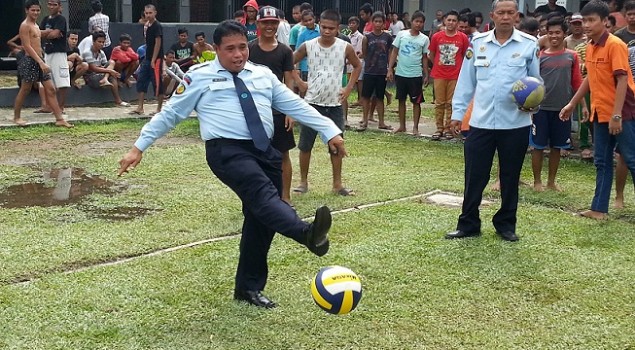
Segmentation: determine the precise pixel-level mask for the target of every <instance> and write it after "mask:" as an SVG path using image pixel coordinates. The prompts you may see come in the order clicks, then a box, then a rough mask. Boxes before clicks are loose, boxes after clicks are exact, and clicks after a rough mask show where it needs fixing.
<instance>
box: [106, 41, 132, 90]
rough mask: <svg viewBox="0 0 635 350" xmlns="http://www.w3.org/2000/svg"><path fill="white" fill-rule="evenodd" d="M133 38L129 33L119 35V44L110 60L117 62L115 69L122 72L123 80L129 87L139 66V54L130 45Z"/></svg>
mask: <svg viewBox="0 0 635 350" xmlns="http://www.w3.org/2000/svg"><path fill="white" fill-rule="evenodd" d="M131 43H132V38H131V37H130V35H128V34H125V33H124V34H122V35H121V36H120V37H119V46H117V47H115V48H114V49H113V50H112V53H111V54H110V60H111V61H114V62H115V70H116V71H117V72H119V74H121V81H122V82H124V83H125V84H126V85H127V86H128V87H129V86H130V85H131V79H132V74H133V73H134V72H135V70H137V67H139V55H137V53H136V52H135V51H134V50H133V49H132V48H131V47H130V45H131Z"/></svg>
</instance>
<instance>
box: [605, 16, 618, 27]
mask: <svg viewBox="0 0 635 350" xmlns="http://www.w3.org/2000/svg"><path fill="white" fill-rule="evenodd" d="M606 18H607V19H608V20H609V22H611V26H613V27H615V25H616V24H617V19H616V18H615V16H613V15H608V16H607V17H606Z"/></svg>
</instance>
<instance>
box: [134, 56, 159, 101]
mask: <svg viewBox="0 0 635 350" xmlns="http://www.w3.org/2000/svg"><path fill="white" fill-rule="evenodd" d="M162 71H163V59H161V58H157V60H156V62H155V65H154V69H153V68H152V66H151V65H150V61H148V60H144V61H143V62H142V63H141V66H140V67H139V74H138V75H137V92H143V93H145V92H147V91H148V87H149V86H150V84H152V87H153V88H154V96H159V95H160V94H163V93H165V89H164V88H163V83H162V81H161V79H162V78H161V75H162Z"/></svg>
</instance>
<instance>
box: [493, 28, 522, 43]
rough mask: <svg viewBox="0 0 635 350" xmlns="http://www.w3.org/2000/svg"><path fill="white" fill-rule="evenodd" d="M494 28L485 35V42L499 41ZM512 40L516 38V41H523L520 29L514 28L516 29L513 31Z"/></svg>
mask: <svg viewBox="0 0 635 350" xmlns="http://www.w3.org/2000/svg"><path fill="white" fill-rule="evenodd" d="M495 30H496V29H494V30H490V31H489V32H487V35H486V36H485V38H483V42H489V41H491V42H497V40H496V36H495V35H494V31H495ZM510 39H511V40H515V41H522V40H523V39H522V36H521V35H520V33H519V31H518V29H514V31H513V32H512V36H511V37H510ZM508 41H509V40H508Z"/></svg>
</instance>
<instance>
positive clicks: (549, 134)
mask: <svg viewBox="0 0 635 350" xmlns="http://www.w3.org/2000/svg"><path fill="white" fill-rule="evenodd" d="M531 120H532V122H531V124H532V125H531V134H530V137H529V145H530V146H532V147H533V148H535V149H545V148H547V147H551V148H560V149H570V148H571V119H569V120H561V119H560V111H545V110H544V109H541V110H539V111H538V112H537V113H536V114H534V115H533V116H532V117H531Z"/></svg>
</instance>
